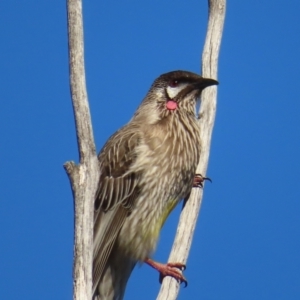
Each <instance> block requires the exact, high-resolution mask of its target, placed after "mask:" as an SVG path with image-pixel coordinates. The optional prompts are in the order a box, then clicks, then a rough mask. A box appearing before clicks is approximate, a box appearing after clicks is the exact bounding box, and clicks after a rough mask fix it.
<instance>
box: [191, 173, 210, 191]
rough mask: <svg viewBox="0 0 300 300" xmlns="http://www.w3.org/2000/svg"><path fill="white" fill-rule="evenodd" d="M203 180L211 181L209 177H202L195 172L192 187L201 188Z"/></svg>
mask: <svg viewBox="0 0 300 300" xmlns="http://www.w3.org/2000/svg"><path fill="white" fill-rule="evenodd" d="M205 180H208V181H210V182H212V181H211V179H210V178H209V177H203V176H202V175H201V174H196V175H195V177H194V182H193V187H201V188H203V182H204V181H205Z"/></svg>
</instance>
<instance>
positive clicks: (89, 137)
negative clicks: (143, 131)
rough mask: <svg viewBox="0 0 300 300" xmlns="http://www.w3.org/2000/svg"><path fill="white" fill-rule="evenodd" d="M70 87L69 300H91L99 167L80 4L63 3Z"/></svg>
mask: <svg viewBox="0 0 300 300" xmlns="http://www.w3.org/2000/svg"><path fill="white" fill-rule="evenodd" d="M67 11H68V38H69V64H70V86H71V96H72V104H73V111H74V117H75V124H76V134H77V143H78V149H79V159H80V163H79V165H75V163H74V162H73V161H71V162H67V163H65V165H64V167H65V170H66V172H67V174H68V176H69V179H70V182H71V188H72V192H73V198H74V210H75V224H74V226H75V229H74V231H75V233H74V265H73V280H74V282H73V299H74V300H84V299H86V300H91V299H92V258H93V219H94V215H93V213H94V210H93V203H94V195H95V192H96V188H97V184H98V180H99V172H100V171H99V165H98V159H97V155H96V151H95V142H94V137H93V129H92V123H91V116H90V109H89V103H88V98H87V92H86V84H85V69H84V44H83V22H82V2H81V0H67Z"/></svg>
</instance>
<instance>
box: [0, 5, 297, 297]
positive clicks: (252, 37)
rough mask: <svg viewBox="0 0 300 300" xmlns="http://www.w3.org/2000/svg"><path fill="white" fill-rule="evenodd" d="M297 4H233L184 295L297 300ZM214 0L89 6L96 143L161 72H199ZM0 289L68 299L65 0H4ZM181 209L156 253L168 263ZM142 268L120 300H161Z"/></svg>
mask: <svg viewBox="0 0 300 300" xmlns="http://www.w3.org/2000/svg"><path fill="white" fill-rule="evenodd" d="M299 10H300V2H299V1H296V0H294V1H292V0H290V1H283V0H277V1H273V2H272V3H270V1H266V0H265V1H258V0H252V1H229V3H228V7H227V15H226V21H225V31H224V36H223V41H222V47H221V55H220V62H219V76H218V80H219V81H220V85H219V89H218V109H217V118H216V124H215V128H214V134H213V143H212V149H211V156H210V162H209V170H208V175H209V176H210V177H211V178H212V179H213V183H212V184H206V186H205V193H204V202H203V205H202V209H201V214H200V219H199V221H198V224H197V230H196V233H195V238H194V242H193V246H192V250H191V254H190V257H189V260H188V265H187V270H186V272H185V275H186V277H187V279H188V280H189V286H188V287H187V288H186V289H183V288H182V290H181V292H180V297H179V299H208V300H210V299H230V300H232V299H300V274H299V273H300V272H299V269H300V268H299V267H300V255H299V254H300V242H299V234H300V218H299V215H300V201H299V200H300V183H299V169H300V163H299V152H300V141H299V129H300V128H299V127H300V124H299V117H300V92H299V80H300V60H299V54H300V34H299V29H300V25H299ZM206 25H207V1H204V0H203V1H195V0H194V1H187V2H183V1H177V0H172V1H157V0H156V1H148V2H147V3H146V2H145V1H142V2H141V1H140V2H138V1H122V2H121V1H110V2H109V3H108V1H92V0H86V1H84V31H85V59H86V77H87V87H88V95H89V101H90V107H91V112H92V118H93V126H94V134H95V139H96V143H97V149H98V150H100V149H101V147H102V145H103V144H104V142H105V140H106V139H107V138H108V137H109V136H110V135H111V134H112V133H113V132H114V131H115V130H116V129H118V128H119V127H120V126H122V125H123V124H125V123H126V122H127V121H128V120H129V119H130V118H131V116H132V114H133V112H134V111H135V109H136V107H137V106H138V104H139V103H140V101H141V100H142V98H143V97H144V95H145V94H146V92H147V90H148V88H149V87H150V85H151V83H152V81H153V80H154V79H155V78H156V77H157V76H158V75H160V74H161V73H164V72H167V71H171V70H176V69H184V70H190V71H194V72H199V71H200V57H201V52H202V47H203V43H204V39H205V32H206ZM0 43H1V48H0V49H1V50H0V64H1V67H0V80H1V88H0V99H1V108H0V138H1V141H0V191H1V199H0V235H1V245H0V270H1V272H0V298H1V299H21V298H22V299H41V298H42V299H44V300H50V299H51V300H53V299H71V297H72V255H73V253H72V251H73V200H72V195H71V190H70V185H69V181H68V178H67V176H66V174H65V171H64V170H63V167H62V165H63V163H64V162H66V161H67V160H76V161H78V154H77V144H76V138H75V129H74V120H73V112H72V106H71V100H70V93H69V77H68V76H69V75H68V49H67V22H66V4H65V1H58V0H52V1H37V0H36V1H33V0H27V1H24V0H19V1H17V0H10V1H1V2H0ZM179 211H180V208H179V207H178V209H177V210H176V211H175V212H174V213H173V214H172V216H171V217H170V219H169V220H168V222H167V224H166V226H165V228H164V230H163V232H162V235H161V239H160V244H159V247H158V250H157V252H156V255H155V258H156V259H157V260H160V261H166V260H167V258H168V254H169V250H170V247H171V244H172V241H173V237H174V233H175V228H176V224H177V219H178V215H179ZM158 289H159V283H158V274H157V273H156V272H155V271H154V270H152V269H151V268H149V267H148V266H142V267H137V268H136V269H135V271H134V273H133V275H132V277H131V279H130V282H129V284H128V289H127V294H126V297H125V298H126V299H155V297H156V295H157V292H158Z"/></svg>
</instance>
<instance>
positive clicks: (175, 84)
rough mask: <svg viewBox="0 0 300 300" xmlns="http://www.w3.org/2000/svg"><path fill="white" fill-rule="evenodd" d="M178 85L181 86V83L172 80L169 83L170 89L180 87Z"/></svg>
mask: <svg viewBox="0 0 300 300" xmlns="http://www.w3.org/2000/svg"><path fill="white" fill-rule="evenodd" d="M178 84H179V81H178V80H175V79H174V80H171V81H170V82H169V86H170V87H176V86H178Z"/></svg>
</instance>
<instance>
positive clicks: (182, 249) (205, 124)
mask: <svg viewBox="0 0 300 300" xmlns="http://www.w3.org/2000/svg"><path fill="white" fill-rule="evenodd" d="M225 10H226V0H209V20H208V28H207V34H206V40H205V45H204V49H203V54H202V75H203V77H207V78H213V79H217V78H218V76H217V75H218V72H217V69H218V57H219V50H220V44H221V39H222V33H223V25H224V19H225ZM216 104H217V87H216V86H212V87H209V88H206V89H205V90H204V91H203V92H202V96H201V107H200V111H199V116H200V119H199V125H200V127H201V139H202V149H201V159H200V162H199V165H198V167H197V173H199V174H202V175H203V176H205V175H206V170H207V165H208V159H209V152H210V144H211V136H212V130H213V126H214V121H215V115H216ZM202 196H203V190H202V189H199V188H195V189H193V190H192V193H191V195H190V197H189V199H188V200H187V201H186V202H185V205H184V207H183V209H182V212H181V215H180V220H179V224H178V227H177V232H176V236H175V240H174V243H173V247H172V250H171V253H170V256H169V262H180V263H183V264H186V262H187V258H188V254H189V251H190V247H191V243H192V239H193V235H194V230H195V227H196V222H197V218H198V215H199V211H200V207H201V203H202ZM191 267H192V266H191ZM190 284H198V282H191V283H190ZM179 287H180V286H179V283H178V282H177V281H176V280H175V279H173V278H171V277H165V278H164V279H163V282H162V285H161V289H160V292H159V294H158V297H157V300H174V299H176V298H177V296H178V293H179Z"/></svg>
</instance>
